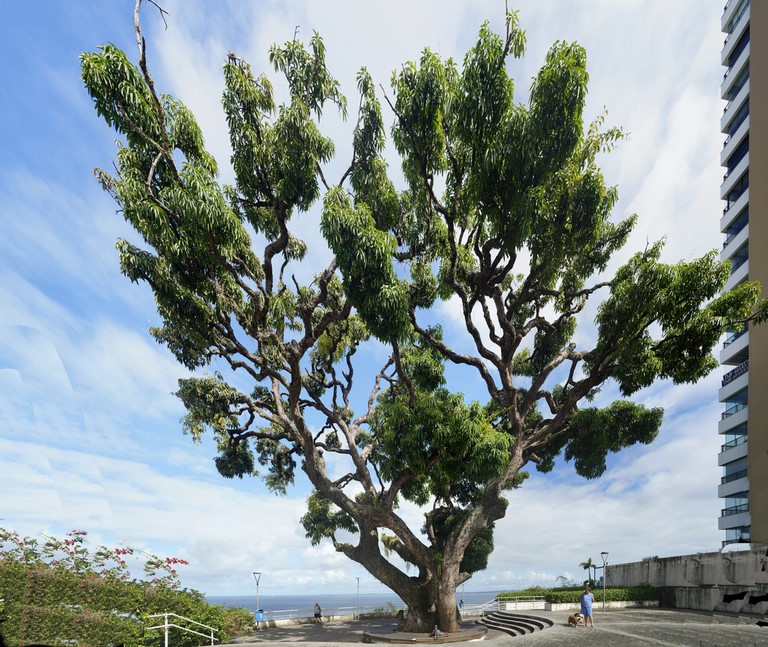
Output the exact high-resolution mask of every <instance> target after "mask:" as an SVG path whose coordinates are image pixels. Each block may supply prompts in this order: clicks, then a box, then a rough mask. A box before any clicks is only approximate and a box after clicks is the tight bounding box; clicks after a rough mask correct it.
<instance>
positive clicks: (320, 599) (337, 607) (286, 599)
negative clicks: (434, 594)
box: [205, 589, 508, 616]
mask: <svg viewBox="0 0 768 647" xmlns="http://www.w3.org/2000/svg"><path fill="white" fill-rule="evenodd" d="M506 590H508V589H500V590H497V591H465V592H464V593H463V597H462V593H461V591H457V595H456V603H457V604H458V603H459V601H460V600H461V599H463V600H464V604H467V605H471V604H483V603H485V602H489V601H491V600H493V599H494V598H495V596H496V595H498V594H499V593H503V592H504V591H506ZM205 599H206V601H207V602H209V603H210V604H216V605H220V606H224V607H242V608H244V609H248V610H249V611H252V612H256V611H257V609H258V607H257V606H256V594H255V593H254V594H253V595H206V596H205ZM316 602H317V603H318V604H319V605H320V607H321V608H322V609H323V613H324V615H335V614H336V613H338V612H339V611H342V612H344V611H346V612H348V613H354V612H355V610H356V609H357V608H358V605H359V607H360V608H361V609H372V608H379V607H381V608H386V607H387V606H388V605H390V604H391V605H393V606H394V607H396V608H398V609H399V608H401V607H404V606H405V603H404V602H403V601H402V600H401V599H400V598H399V597H398V596H397V595H395V594H394V593H392V592H390V591H384V592H381V593H360V595H359V598H358V595H357V593H354V592H353V593H302V594H297V595H260V596H259V606H260V607H261V609H262V610H263V611H264V612H265V614H278V615H283V614H286V613H289V612H290V613H292V614H293V615H305V614H304V612H306V615H307V616H311V615H312V608H313V607H314V605H315V603H316Z"/></svg>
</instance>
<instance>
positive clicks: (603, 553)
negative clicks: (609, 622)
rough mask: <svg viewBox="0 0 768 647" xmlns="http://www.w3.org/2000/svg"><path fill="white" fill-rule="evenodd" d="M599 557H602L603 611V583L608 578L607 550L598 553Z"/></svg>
mask: <svg viewBox="0 0 768 647" xmlns="http://www.w3.org/2000/svg"><path fill="white" fill-rule="evenodd" d="M600 557H602V558H603V613H605V583H606V580H607V579H608V552H607V551H603V552H602V553H600Z"/></svg>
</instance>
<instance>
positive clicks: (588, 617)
mask: <svg viewBox="0 0 768 647" xmlns="http://www.w3.org/2000/svg"><path fill="white" fill-rule="evenodd" d="M579 599H580V600H581V615H583V616H584V626H585V627H594V626H595V622H594V620H592V603H593V602H594V601H595V596H594V595H593V594H592V591H591V590H590V588H589V586H585V587H584V593H582V594H581V597H580V598H579Z"/></svg>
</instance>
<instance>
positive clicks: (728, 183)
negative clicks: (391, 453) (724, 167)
mask: <svg viewBox="0 0 768 647" xmlns="http://www.w3.org/2000/svg"><path fill="white" fill-rule="evenodd" d="M748 168H749V151H747V153H746V154H745V155H744V157H742V158H741V159H740V160H739V163H738V164H736V166H734V167H733V168H732V169H730V170H729V171H726V172H725V174H724V175H723V183H722V184H721V185H720V199H721V200H725V197H726V196H727V195H728V194H729V193H730V192H731V189H733V187H734V185H735V184H736V182H738V181H739V179H740V178H741V176H742V175H744V173H745V172H746V170H747V169H748Z"/></svg>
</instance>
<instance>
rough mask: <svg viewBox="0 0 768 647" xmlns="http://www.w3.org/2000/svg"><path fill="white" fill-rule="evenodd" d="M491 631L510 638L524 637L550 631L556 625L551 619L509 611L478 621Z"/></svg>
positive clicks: (496, 613)
mask: <svg viewBox="0 0 768 647" xmlns="http://www.w3.org/2000/svg"><path fill="white" fill-rule="evenodd" d="M477 623H478V624H481V625H485V626H486V627H488V628H489V629H494V630H496V631H503V632H504V633H506V634H509V635H510V636H524V635H526V634H532V633H533V632H534V631H543V630H544V629H548V628H549V627H551V626H552V625H553V624H554V623H553V622H552V621H551V620H550V619H549V618H542V617H540V616H532V615H528V614H522V613H510V612H509V611H494V612H493V613H490V614H488V615H487V616H484V617H483V618H482V619H480V620H478V621H477Z"/></svg>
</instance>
